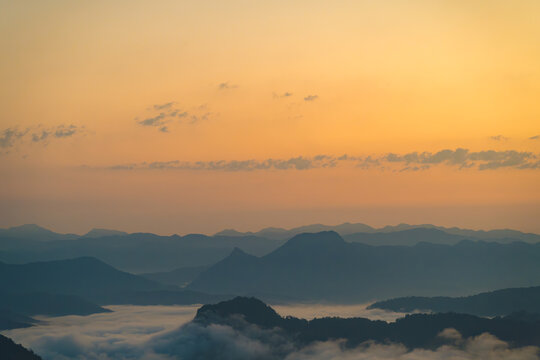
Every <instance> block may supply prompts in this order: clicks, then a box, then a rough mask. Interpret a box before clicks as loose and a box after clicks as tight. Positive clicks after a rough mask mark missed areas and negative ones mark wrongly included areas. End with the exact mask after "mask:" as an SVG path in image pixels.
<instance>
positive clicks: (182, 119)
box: [135, 101, 212, 133]
mask: <svg viewBox="0 0 540 360" xmlns="http://www.w3.org/2000/svg"><path fill="white" fill-rule="evenodd" d="M177 104H178V103H177V102H176V101H171V102H167V103H164V104H156V105H152V106H151V107H150V108H149V109H148V112H147V114H146V115H145V116H144V117H143V119H142V120H141V119H140V117H137V118H135V121H136V122H137V124H139V125H140V126H144V127H150V128H157V129H158V130H159V131H160V132H162V133H168V132H170V131H171V127H172V126H173V125H174V124H175V123H177V124H180V123H186V124H195V123H197V122H200V121H204V120H208V119H209V118H210V116H211V115H212V113H211V112H209V111H208V110H207V107H206V106H205V105H204V106H197V107H194V108H192V109H191V110H190V111H187V110H184V109H181V108H179V107H177V106H176V105H177Z"/></svg>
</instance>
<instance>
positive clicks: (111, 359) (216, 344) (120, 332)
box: [3, 305, 538, 360]
mask: <svg viewBox="0 0 540 360" xmlns="http://www.w3.org/2000/svg"><path fill="white" fill-rule="evenodd" d="M108 308H109V309H111V310H113V311H114V312H112V313H105V314H95V315H90V316H62V317H55V318H43V317H41V318H39V319H40V320H41V321H42V323H41V324H39V325H37V326H34V327H31V328H26V329H16V330H11V331H4V332H3V334H4V335H6V336H8V337H10V338H12V339H13V340H14V341H15V342H17V343H21V344H22V345H24V346H25V347H28V348H30V349H32V350H34V351H35V352H36V353H37V354H39V355H41V356H42V357H43V358H44V359H45V360H64V359H79V360H91V359H92V360H94V359H95V360H119V359H122V360H127V359H144V360H171V359H193V358H205V357H207V356H208V354H206V355H205V352H206V351H207V350H208V349H220V350H219V351H220V353H219V354H220V356H219V358H220V359H246V360H247V359H253V358H258V359H275V356H274V353H273V350H272V349H273V348H275V347H280V348H282V349H290V351H288V350H286V351H285V352H286V353H287V354H288V355H287V357H286V358H287V359H291V360H292V359H308V358H309V359H375V360H383V359H384V360H386V359H388V360H389V359H400V360H405V359H407V360H409V359H410V360H412V359H415V360H424V359H425V360H427V359H448V358H452V359H464V360H465V359H467V360H468V359H501V360H502V359H509V358H513V359H519V360H529V359H531V360H532V359H535V360H536V359H537V357H536V354H537V351H538V349H537V348H532V347H529V348H522V349H512V350H511V349H509V348H508V347H507V344H506V343H504V342H502V341H500V340H498V339H496V338H494V337H492V336H490V335H482V336H479V337H477V338H474V339H470V340H466V341H462V342H461V343H460V344H461V345H459V346H456V347H452V346H445V347H441V348H439V349H437V350H436V351H428V350H414V351H412V352H408V351H407V350H406V349H405V348H404V347H403V346H401V345H399V344H389V345H375V344H366V345H363V346H360V347H358V348H356V349H344V348H343V347H342V346H341V343H340V342H339V341H333V342H324V343H317V344H314V345H312V346H309V347H308V348H304V349H300V350H298V349H294V348H293V347H292V345H291V344H290V343H289V342H288V340H287V339H284V338H281V337H278V336H276V334H274V333H272V331H271V330H262V329H258V330H256V331H255V333H256V336H253V337H252V336H250V335H249V334H245V333H244V334H241V333H238V332H236V331H235V330H233V329H232V328H230V327H228V326H225V325H211V326H208V327H206V328H205V327H202V326H200V325H197V324H187V323H188V322H189V321H190V320H192V319H193V317H194V316H195V313H196V311H197V309H198V308H199V306H108ZM273 308H274V309H275V310H276V311H277V312H278V313H279V314H281V315H282V316H286V315H293V316H296V317H301V318H307V319H312V318H314V317H325V316H339V317H365V318H369V319H373V320H385V321H394V320H395V319H396V318H398V317H401V316H403V315H404V314H400V313H394V312H388V311H384V310H368V309H366V305H343V306H330V305H276V306H273ZM182 325H184V326H182ZM450 335H451V336H454V337H459V334H450Z"/></svg>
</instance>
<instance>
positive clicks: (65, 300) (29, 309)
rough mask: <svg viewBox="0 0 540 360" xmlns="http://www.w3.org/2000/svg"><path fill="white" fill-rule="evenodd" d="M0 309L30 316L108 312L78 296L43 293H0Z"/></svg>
mask: <svg viewBox="0 0 540 360" xmlns="http://www.w3.org/2000/svg"><path fill="white" fill-rule="evenodd" d="M0 308H3V309H10V310H11V311H14V312H16V313H18V314H24V315H30V316H32V315H47V316H63V315H90V314H97V313H104V312H109V311H110V310H108V309H105V308H102V307H101V306H98V305H96V304H94V303H91V302H90V301H87V300H85V299H83V298H81V297H79V296H74V295H59V294H49V293H45V292H29V293H15V294H14V293H5V292H0Z"/></svg>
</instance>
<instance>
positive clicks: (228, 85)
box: [218, 81, 238, 90]
mask: <svg viewBox="0 0 540 360" xmlns="http://www.w3.org/2000/svg"><path fill="white" fill-rule="evenodd" d="M237 87H238V85H235V84H231V83H230V82H228V81H226V82H222V83H220V84H219V85H218V89H219V90H230V89H236V88H237Z"/></svg>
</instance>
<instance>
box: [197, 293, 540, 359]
mask: <svg viewBox="0 0 540 360" xmlns="http://www.w3.org/2000/svg"><path fill="white" fill-rule="evenodd" d="M193 322H194V323H197V324H200V325H202V326H209V325H213V324H220V325H223V326H230V327H232V328H233V329H235V330H236V331H238V332H239V333H240V334H242V335H244V336H246V337H250V336H253V335H252V334H253V333H255V334H257V335H255V336H257V337H258V338H261V339H264V336H263V335H262V334H260V330H259V332H256V331H255V330H254V329H253V327H250V326H247V325H251V326H253V325H255V326H257V327H258V328H259V329H263V331H264V330H271V331H272V334H273V336H274V337H277V336H283V335H284V336H286V337H287V338H288V339H289V340H290V341H291V342H292V343H294V344H296V345H297V346H300V347H302V346H307V345H309V344H312V343H313V342H321V341H328V340H338V339H345V340H346V343H345V346H347V347H352V346H356V345H358V344H360V343H363V342H365V341H369V340H371V341H375V342H378V343H388V342H393V343H400V344H403V345H405V346H406V347H407V348H408V349H416V348H427V349H434V348H436V347H439V346H441V345H444V344H445V341H446V342H448V341H449V340H450V342H451V341H452V337H450V339H449V338H446V339H445V338H444V337H442V336H441V334H442V333H443V330H445V329H453V330H452V331H454V332H455V331H457V332H459V334H461V336H463V338H471V337H474V336H478V335H480V334H483V333H490V334H492V335H495V336H496V337H497V338H499V339H501V340H503V341H507V342H510V343H511V344H513V345H514V346H528V345H540V322H525V321H519V320H515V319H506V318H495V319H487V318H480V317H476V316H473V315H466V314H456V313H446V314H414V315H407V316H405V317H404V318H401V319H398V320H397V321H396V322H393V323H387V322H384V321H372V320H369V319H365V318H348V319H343V318H335V317H334V318H317V319H313V320H310V321H308V320H304V319H298V318H294V317H287V318H283V317H281V316H280V315H278V314H277V313H276V312H275V311H274V310H273V309H272V308H271V307H269V306H268V305H266V304H264V303H263V302H262V301H260V300H258V299H255V298H245V297H237V298H235V299H232V300H229V301H224V302H221V303H218V304H215V305H204V306H203V307H201V308H200V309H199V310H198V311H197V315H196V316H195V319H194V320H193ZM276 329H279V330H281V332H278V331H276ZM455 339H456V338H455V336H454V338H453V340H455ZM269 345H270V344H269ZM283 355H286V354H283ZM283 357H285V356H283Z"/></svg>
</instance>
